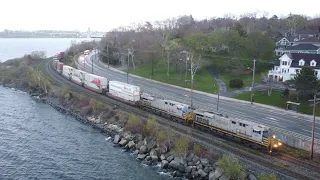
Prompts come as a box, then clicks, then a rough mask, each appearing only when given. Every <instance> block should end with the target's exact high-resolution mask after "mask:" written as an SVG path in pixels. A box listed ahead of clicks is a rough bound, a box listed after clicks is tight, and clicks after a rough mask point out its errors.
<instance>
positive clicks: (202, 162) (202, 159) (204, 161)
mask: <svg viewBox="0 0 320 180" xmlns="http://www.w3.org/2000/svg"><path fill="white" fill-rule="evenodd" d="M200 162H201V164H202V165H203V166H208V165H209V160H208V159H206V158H201V159H200Z"/></svg>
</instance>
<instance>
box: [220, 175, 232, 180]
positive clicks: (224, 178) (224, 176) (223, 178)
mask: <svg viewBox="0 0 320 180" xmlns="http://www.w3.org/2000/svg"><path fill="white" fill-rule="evenodd" d="M219 180H230V178H228V177H227V176H226V175H222V176H221V177H220V178H219Z"/></svg>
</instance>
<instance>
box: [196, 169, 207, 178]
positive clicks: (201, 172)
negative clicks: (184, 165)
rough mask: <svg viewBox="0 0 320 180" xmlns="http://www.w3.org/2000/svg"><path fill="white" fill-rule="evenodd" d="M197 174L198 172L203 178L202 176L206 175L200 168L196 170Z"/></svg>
mask: <svg viewBox="0 0 320 180" xmlns="http://www.w3.org/2000/svg"><path fill="white" fill-rule="evenodd" d="M198 174H199V175H200V176H201V177H202V178H204V177H206V176H207V173H206V172H204V171H203V170H202V169H199V170H198Z"/></svg>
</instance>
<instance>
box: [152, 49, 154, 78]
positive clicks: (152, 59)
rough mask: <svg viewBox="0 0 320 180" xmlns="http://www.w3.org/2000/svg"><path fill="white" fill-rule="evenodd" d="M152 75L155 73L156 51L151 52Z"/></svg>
mask: <svg viewBox="0 0 320 180" xmlns="http://www.w3.org/2000/svg"><path fill="white" fill-rule="evenodd" d="M151 56H152V57H151V76H153V73H154V53H153V52H151Z"/></svg>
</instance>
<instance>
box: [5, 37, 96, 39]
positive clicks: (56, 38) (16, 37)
mask: <svg viewBox="0 0 320 180" xmlns="http://www.w3.org/2000/svg"><path fill="white" fill-rule="evenodd" d="M22 38H30V39H41V38H50V39H70V38H73V39H87V38H90V37H0V39H22Z"/></svg>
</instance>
